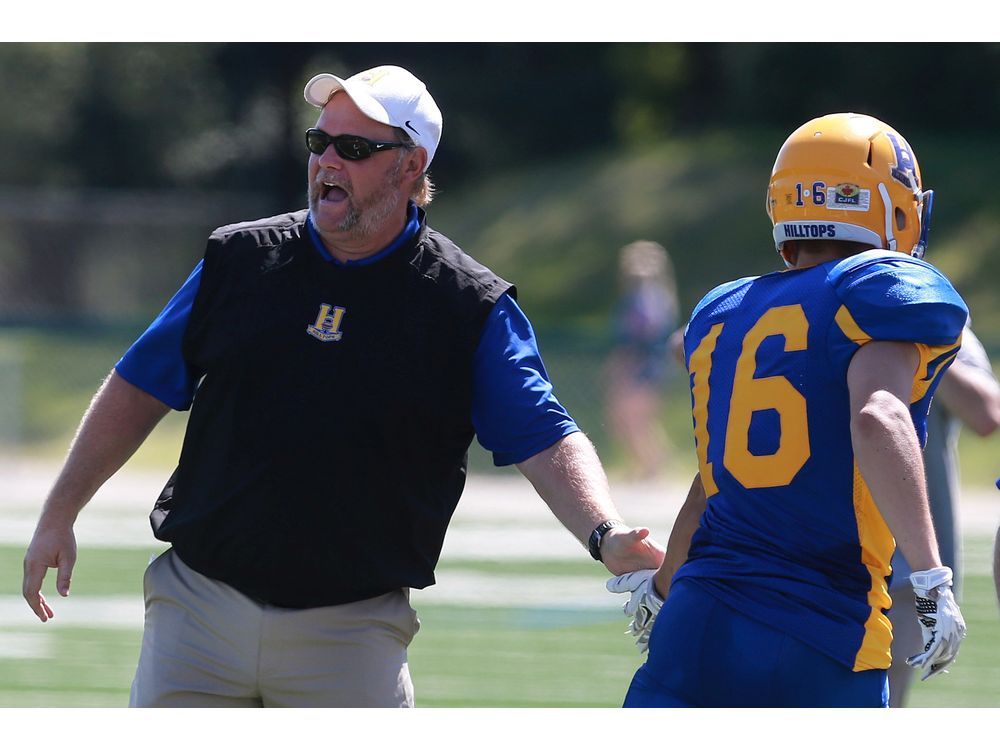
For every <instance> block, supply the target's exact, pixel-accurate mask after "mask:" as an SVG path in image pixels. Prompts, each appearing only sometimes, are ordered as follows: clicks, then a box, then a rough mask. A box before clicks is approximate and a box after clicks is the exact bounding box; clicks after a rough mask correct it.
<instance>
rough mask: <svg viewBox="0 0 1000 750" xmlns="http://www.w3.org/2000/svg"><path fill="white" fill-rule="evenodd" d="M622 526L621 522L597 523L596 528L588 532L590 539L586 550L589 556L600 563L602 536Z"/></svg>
mask: <svg viewBox="0 0 1000 750" xmlns="http://www.w3.org/2000/svg"><path fill="white" fill-rule="evenodd" d="M624 525H625V524H623V523H622V522H621V521H603V522H602V523H599V524H598V525H597V528H596V529H594V530H593V531H591V532H590V539H588V540H587V549H588V550H590V556H591V557H592V558H594V559H595V560H597V561H598V562H600V560H601V540H602V539H604V535H605V534H607V533H608V531H609V530H610V529H613V528H614V527H615V526H624Z"/></svg>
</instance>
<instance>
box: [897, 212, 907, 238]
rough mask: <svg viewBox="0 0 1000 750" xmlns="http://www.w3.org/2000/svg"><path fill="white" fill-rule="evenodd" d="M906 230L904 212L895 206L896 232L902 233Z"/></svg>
mask: <svg viewBox="0 0 1000 750" xmlns="http://www.w3.org/2000/svg"><path fill="white" fill-rule="evenodd" d="M904 229H906V212H905V211H903V209H901V208H900V207H899V206H896V231H897V232H902V231H903V230H904Z"/></svg>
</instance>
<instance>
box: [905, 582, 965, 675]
mask: <svg viewBox="0 0 1000 750" xmlns="http://www.w3.org/2000/svg"><path fill="white" fill-rule="evenodd" d="M951 578H952V575H951V568H945V567H940V568H931V569H930V570H920V571H917V572H915V573H912V574H911V575H910V583H911V584H913V593H914V594H915V596H916V604H917V620H919V621H920V634H921V636H922V639H923V642H924V650H923V653H920V654H914V655H913V656H911V657H910V658H909V659H907V660H906V663H907V664H909V665H910V666H911V667H913V668H914V669H919V670H920V679H921V680H926V679H927V678H928V677H933V676H934V675H936V674H943V673H945V672H947V671H948V670H947V669H945V667H947V666H948V665H949V664H951V663H952V662H953V661H955V657H956V656H958V648H959V646H961V645H962V639H963V638H965V620H964V619H963V618H962V613H961V611H960V610H959V609H958V604H956V603H955V596H954V595H953V594H952V592H951Z"/></svg>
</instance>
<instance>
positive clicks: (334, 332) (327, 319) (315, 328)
mask: <svg viewBox="0 0 1000 750" xmlns="http://www.w3.org/2000/svg"><path fill="white" fill-rule="evenodd" d="M345 312H347V311H346V310H345V309H344V308H343V307H334V306H333V305H328V304H327V303H325V302H324V303H323V304H322V305H320V306H319V314H318V315H317V316H316V322H315V323H313V324H312V325H310V326H307V327H306V333H308V334H309V335H310V336H312V337H313V338H317V339H319V340H320V341H340V339H342V338H343V337H344V334H343V333H341V332H340V322H341V321H342V320H343V319H344V313H345Z"/></svg>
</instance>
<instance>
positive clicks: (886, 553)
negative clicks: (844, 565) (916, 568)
mask: <svg viewBox="0 0 1000 750" xmlns="http://www.w3.org/2000/svg"><path fill="white" fill-rule="evenodd" d="M854 516H855V519H856V520H857V524H858V540H859V541H860V543H861V562H862V564H864V566H865V567H866V568H868V573H869V574H870V575H871V579H872V586H871V588H870V589H869V590H868V605H869V606H870V607H871V614H869V616H868V620H867V622H865V635H864V639H863V640H862V642H861V648H860V649H859V650H858V653H857V656H856V657H855V661H854V671H855V672H860V671H863V670H865V669H888V667H889V664H890V663H891V661H892V657H891V656H890V655H889V654H890V652H889V646H890V644H891V643H892V625H891V624H890V623H889V618H888V617H886V615H885V612H884V611H883V610H887V609H889V607H890V606H892V599H890V598H889V587H888V585H887V583H886V578H887V577H888V576H889V574H890V573H891V572H892V567H891V566H890V564H889V561H890V560H891V559H892V553H893V552H894V551H895V549H896V540H895V539H893V537H892V532H890V531H889V526H888V525H887V524H886V522H885V519H884V518H882V514H881V513H880V512H879V510H878V507H877V506H876V505H875V501H874V499H873V498H872V495H871V492H870V491H869V489H868V485H867V484H865V480H864V479H863V478H862V476H861V472H860V471H859V470H858V465H857V463H855V464H854Z"/></svg>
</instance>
